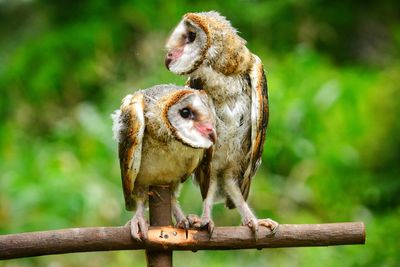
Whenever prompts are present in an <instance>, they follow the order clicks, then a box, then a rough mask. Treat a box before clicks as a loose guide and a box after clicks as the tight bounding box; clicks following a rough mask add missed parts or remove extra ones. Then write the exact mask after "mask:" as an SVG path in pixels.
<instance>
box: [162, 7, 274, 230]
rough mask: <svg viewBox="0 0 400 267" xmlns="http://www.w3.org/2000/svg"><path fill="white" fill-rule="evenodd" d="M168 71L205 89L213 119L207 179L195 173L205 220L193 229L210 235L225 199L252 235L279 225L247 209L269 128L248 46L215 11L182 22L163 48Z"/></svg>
mask: <svg viewBox="0 0 400 267" xmlns="http://www.w3.org/2000/svg"><path fill="white" fill-rule="evenodd" d="M166 49H167V55H166V57H165V65H166V67H167V68H168V69H169V70H170V71H171V72H173V73H175V74H178V75H187V76H188V80H187V85H188V86H190V87H192V88H196V89H203V90H205V91H206V92H207V94H208V96H209V97H211V99H212V101H213V102H214V105H215V111H216V114H217V126H216V127H217V134H218V140H217V142H216V144H215V147H214V155H213V159H212V162H211V170H210V177H207V175H206V173H204V172H202V170H201V169H199V170H198V171H197V172H196V173H195V178H196V179H197V180H198V181H199V184H200V189H201V194H202V197H203V214H202V216H201V219H198V220H197V221H196V220H195V221H194V222H193V224H194V225H197V226H199V225H200V226H199V227H202V228H205V227H208V230H209V231H210V232H211V233H212V229H213V227H214V223H213V221H212V218H211V213H212V206H213V203H214V201H218V200H219V199H222V200H223V199H225V201H226V205H227V206H228V208H235V207H236V208H237V209H238V211H239V213H240V215H241V217H242V223H243V225H247V226H249V227H250V228H251V229H252V230H253V232H254V233H255V234H256V232H257V231H258V227H259V225H263V226H265V227H268V228H270V230H271V233H274V231H275V230H276V229H277V227H278V223H277V222H275V221H273V220H271V219H257V217H256V216H255V215H254V213H253V212H252V210H251V209H250V207H249V205H248V204H247V202H246V201H247V198H248V195H249V190H250V184H251V180H252V177H253V176H254V175H255V173H256V171H257V169H258V167H259V165H260V163H261V154H262V151H263V145H264V140H265V133H266V127H267V124H268V92H267V81H266V77H265V74H264V70H263V65H262V63H261V60H260V59H259V58H258V57H257V56H256V55H254V54H252V53H251V52H250V51H249V49H248V48H247V47H246V41H245V40H244V39H242V38H241V37H240V36H239V35H238V34H237V31H236V30H235V29H234V28H233V27H232V26H231V24H230V22H229V21H228V20H226V18H225V17H223V16H221V15H220V14H219V13H217V12H215V11H211V12H202V13H188V14H185V15H184V16H183V19H182V20H181V21H180V22H179V24H178V25H177V26H176V28H175V29H174V30H173V32H172V33H171V35H170V37H169V38H168V40H167V43H166Z"/></svg>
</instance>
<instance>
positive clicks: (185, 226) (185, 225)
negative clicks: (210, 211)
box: [175, 218, 190, 239]
mask: <svg viewBox="0 0 400 267" xmlns="http://www.w3.org/2000/svg"><path fill="white" fill-rule="evenodd" d="M189 225H190V223H189V219H186V218H183V219H181V220H180V221H178V222H177V223H176V225H175V227H177V228H181V229H185V235H186V239H188V235H189Z"/></svg>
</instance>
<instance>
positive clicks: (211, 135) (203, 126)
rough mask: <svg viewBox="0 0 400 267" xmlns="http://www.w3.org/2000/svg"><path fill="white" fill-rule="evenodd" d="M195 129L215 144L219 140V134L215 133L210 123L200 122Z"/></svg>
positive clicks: (195, 125)
mask: <svg viewBox="0 0 400 267" xmlns="http://www.w3.org/2000/svg"><path fill="white" fill-rule="evenodd" d="M194 127H195V128H196V129H197V130H198V131H199V132H200V133H201V134H202V135H203V136H205V137H207V138H208V139H209V140H210V141H211V142H212V143H213V144H215V142H216V140H217V134H216V132H215V129H214V126H213V124H212V123H210V122H200V123H195V124H194Z"/></svg>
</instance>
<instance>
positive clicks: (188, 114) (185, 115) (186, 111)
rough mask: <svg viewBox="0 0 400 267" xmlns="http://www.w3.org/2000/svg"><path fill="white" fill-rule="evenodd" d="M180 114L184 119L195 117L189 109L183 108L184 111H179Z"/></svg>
mask: <svg viewBox="0 0 400 267" xmlns="http://www.w3.org/2000/svg"><path fill="white" fill-rule="evenodd" d="M179 114H180V115H181V117H182V118H184V119H188V118H189V117H192V116H193V113H192V111H191V110H190V109H188V108H183V109H181V110H179Z"/></svg>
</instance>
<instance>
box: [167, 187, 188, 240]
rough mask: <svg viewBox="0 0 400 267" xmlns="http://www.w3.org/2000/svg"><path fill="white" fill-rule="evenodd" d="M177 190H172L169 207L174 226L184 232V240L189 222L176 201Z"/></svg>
mask: <svg viewBox="0 0 400 267" xmlns="http://www.w3.org/2000/svg"><path fill="white" fill-rule="evenodd" d="M179 188H180V186H178V187H177V189H175V190H173V193H172V196H171V206H172V213H173V214H174V217H175V220H176V225H175V227H178V228H183V229H185V231H186V238H187V237H188V230H189V220H188V219H187V218H186V216H185V214H184V213H183V211H182V208H181V206H180V205H179V201H178V199H177V197H178V195H179Z"/></svg>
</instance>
